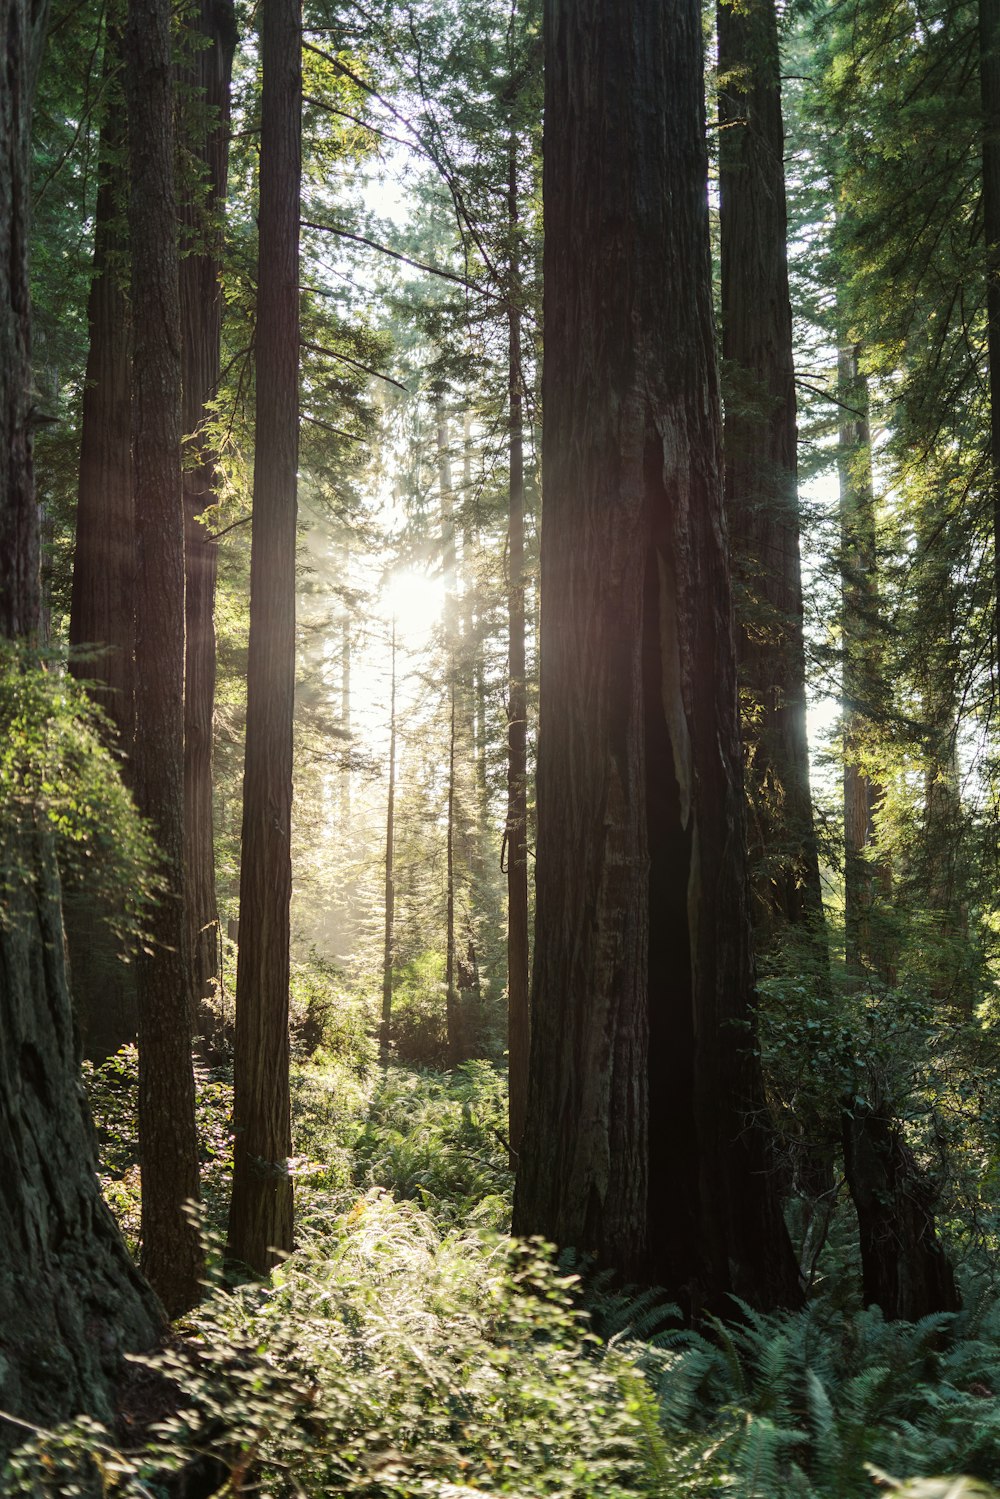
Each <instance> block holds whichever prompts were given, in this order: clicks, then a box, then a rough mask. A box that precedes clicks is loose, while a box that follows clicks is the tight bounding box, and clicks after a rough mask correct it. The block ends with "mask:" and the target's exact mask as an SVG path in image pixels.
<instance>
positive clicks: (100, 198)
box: [64, 24, 136, 1061]
mask: <svg viewBox="0 0 1000 1499" xmlns="http://www.w3.org/2000/svg"><path fill="white" fill-rule="evenodd" d="M121 64H122V56H121V34H120V32H119V31H118V30H117V29H116V28H115V27H114V26H112V25H110V24H109V25H108V26H107V29H106V32H105V43H104V67H103V75H104V86H105V90H106V101H107V102H106V108H107V114H106V116H105V119H104V123H103V125H102V128H101V138H100V145H99V148H98V152H99V166H98V171H99V182H98V190H97V207H96V222H95V230H94V272H93V279H92V281H91V286H90V299H89V302H88V306H87V319H88V323H89V326H90V344H89V349H88V354H87V371H86V376H85V383H84V391H83V420H82V425H81V441H80V481H79V491H78V495H79V497H78V501H77V509H76V536H75V542H74V551H73V592H72V598H71V602H70V620H69V640H70V646H71V647H72V648H73V654H72V655H71V657H70V670H71V671H72V672H73V673H74V675H76V676H78V677H82V678H85V679H86V680H88V681H90V682H92V683H94V686H93V687H92V688H91V695H92V696H93V697H94V699H95V701H96V702H98V703H99V704H100V706H101V707H102V708H103V709H104V711H105V713H106V714H107V715H108V717H109V718H110V720H111V723H112V725H113V734H112V743H113V747H114V749H116V750H117V751H118V752H120V754H121V756H122V771H123V774H124V775H125V776H126V777H127V778H128V779H129V780H131V776H132V764H131V761H132V751H133V741H134V734H135V685H134V676H133V672H134V662H133V652H134V644H135V642H134V633H135V622H134V612H135V591H134V590H135V510H134V501H133V497H132V450H131V435H132V424H131V410H130V408H131V397H132V361H131V356H130V350H129V342H130V332H129V325H130V307H129V302H128V299H127V297H126V295H125V292H124V290H123V281H125V279H126V277H127V270H126V265H125V261H126V257H127V255H128V236H127V234H126V233H125V200H126V197H127V192H126V181H125V165H124V160H123V156H124V152H125V145H126V120H125V101H124V98H123V97H122V92H121V89H122V83H121V76H120V73H121ZM85 647H96V650H87V651H86V653H85V654H80V653H81V652H83V650H84V648H85ZM64 909H65V921H66V938H67V943H68V946H69V957H70V978H71V987H72V990H73V999H74V1004H75V1007H76V1013H77V1018H78V1021H79V1024H80V1029H81V1032H82V1034H83V1043H84V1051H85V1053H86V1055H87V1056H88V1057H90V1058H91V1059H92V1060H93V1061H102V1060H103V1059H104V1058H105V1057H108V1056H111V1055H112V1053H114V1052H116V1051H117V1050H118V1048H119V1047H120V1046H124V1045H125V1044H126V1043H127V1042H129V1041H134V1040H135V1034H136V996H135V968H134V966H132V965H126V964H125V963H123V962H122V958H121V952H120V946H121V944H120V943H119V942H118V940H117V939H116V938H115V936H114V934H113V933H112V932H111V930H110V929H109V927H108V925H107V924H106V920H105V918H106V916H107V915H108V914H111V913H107V912H104V911H102V910H100V909H99V908H98V907H97V906H96V904H95V901H94V898H93V896H92V895H91V893H90V892H89V891H88V890H87V889H85V888H84V889H81V890H77V891H73V892H71V893H67V895H66V897H65V900H64Z"/></svg>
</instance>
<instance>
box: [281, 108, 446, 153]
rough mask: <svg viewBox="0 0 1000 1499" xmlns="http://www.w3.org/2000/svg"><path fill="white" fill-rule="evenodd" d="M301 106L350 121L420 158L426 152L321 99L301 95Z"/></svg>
mask: <svg viewBox="0 0 1000 1499" xmlns="http://www.w3.org/2000/svg"><path fill="white" fill-rule="evenodd" d="M302 102H303V104H311V105H312V106H313V108H314V109H321V110H322V111H323V113H324V114H328V115H338V116H339V117H340V118H341V119H344V120H350V121H351V123H352V124H354V125H360V126H361V128H362V130H370V131H371V133H372V135H377V136H378V137H379V139H380V140H384V141H392V143H393V144H394V145H396V146H405V148H406V149H407V150H408V151H418V152H419V153H420V154H421V155H422V156H426V155H427V152H426V151H423V150H421V148H420V147H419V146H415V145H414V144H413V142H412V141H407V140H404V139H403V137H402V136H401V135H391V134H390V133H389V131H388V130H381V129H380V128H379V126H378V125H373V124H372V123H371V121H370V120H363V119H362V118H361V116H360V115H352V114H351V112H350V110H347V109H335V108H334V107H333V105H332V104H325V103H324V102H323V100H322V99H317V98H316V97H315V95H313V94H303V95H302Z"/></svg>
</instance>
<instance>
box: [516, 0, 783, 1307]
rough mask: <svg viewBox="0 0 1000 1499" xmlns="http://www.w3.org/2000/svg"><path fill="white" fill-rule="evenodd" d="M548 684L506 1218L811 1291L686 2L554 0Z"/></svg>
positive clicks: (695, 1296)
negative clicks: (779, 1133)
mask: <svg viewBox="0 0 1000 1499" xmlns="http://www.w3.org/2000/svg"><path fill="white" fill-rule="evenodd" d="M545 25H546V113H545V119H546V151H545V183H544V187H545V231H546V232H545V367H544V377H543V405H544V409H545V430H544V437H543V478H544V491H545V522H544V525H543V529H542V591H543V595H544V607H543V609H542V640H541V657H542V684H541V723H540V728H539V764H538V855H537V871H536V889H537V924H536V945H535V960H534V979H533V990H532V999H533V1004H532V1044H531V1069H530V1079H529V1102H528V1118H527V1123H526V1127H525V1132H524V1137H523V1142H522V1149H521V1159H520V1168H519V1172H518V1180H517V1190H516V1195H515V1205H514V1229H515V1232H517V1233H520V1234H531V1233H541V1234H543V1235H544V1236H545V1237H547V1238H550V1239H554V1240H555V1241H556V1242H557V1243H561V1244H573V1245H576V1246H577V1247H578V1248H580V1249H583V1250H593V1251H596V1252H597V1254H598V1255H599V1256H600V1258H601V1259H602V1260H603V1261H604V1262H605V1263H607V1264H610V1265H613V1266H615V1267H617V1269H618V1270H619V1271H620V1272H621V1273H622V1274H624V1275H625V1276H628V1277H629V1278H633V1279H641V1280H644V1281H646V1282H647V1283H656V1284H659V1285H662V1286H664V1287H665V1288H666V1289H667V1290H668V1292H669V1293H670V1294H671V1295H674V1296H676V1297H677V1298H678V1299H680V1300H681V1301H682V1302H683V1303H684V1304H685V1305H686V1306H687V1307H688V1308H689V1309H690V1310H691V1311H697V1310H698V1309H699V1308H703V1307H706V1306H709V1307H714V1308H716V1309H718V1310H720V1311H721V1310H727V1309H728V1307H729V1303H728V1301H727V1299H726V1298H727V1295H728V1293H729V1292H731V1291H736V1292H737V1293H738V1294H740V1295H742V1296H744V1297H746V1298H747V1299H748V1300H749V1301H751V1302H753V1303H755V1304H756V1305H758V1306H773V1305H777V1304H785V1305H790V1304H794V1303H795V1302H796V1301H797V1300H798V1299H799V1290H798V1280H797V1270H796V1266H795V1263H794V1258H793V1256H792V1253H791V1247H790V1245H789V1242H788V1238H787V1234H786V1232H785V1228H784V1224H783V1221H782V1217H781V1211H780V1206H779V1203H778V1200H777V1195H776V1190H775V1184H774V1181H773V1178H772V1175H771V1173H770V1169H769V1161H768V1137H767V1134H766V1130H765V1117H764V1107H763V1087H762V1081H761V1076H760V1072H759V1065H758V1062H757V1060H756V1056H755V1044H754V1030H755V1026H754V992H753V970H752V958H751V950H750V929H749V916H748V908H747V907H748V892H747V878H746V865H745V859H744V845H743V836H744V834H743V823H744V812H743V784H742V773H741V758H740V744H739V731H738V723H737V704H736V670H735V650H734V642H733V633H732V630H733V626H732V612H731V600H730V583H729V572H728V558H727V555H726V547H725V530H724V522H723V512H722V488H721V474H720V451H719V449H720V430H719V428H720V414H719V407H718V392H717V385H716V375H715V365H714V353H713V328H712V302H711V276H710V262H709V236H708V198H707V193H706V176H707V164H706V158H705V146H704V123H705V122H704V106H703V98H702V61H703V59H702V32H701V12H700V8H699V6H698V5H697V4H695V3H693V0H671V3H670V4H669V5H667V6H662V7H660V6H650V5H649V4H647V3H646V0H548V3H547V6H546V18H545Z"/></svg>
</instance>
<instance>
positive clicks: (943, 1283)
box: [843, 1092, 961, 1322]
mask: <svg viewBox="0 0 1000 1499" xmlns="http://www.w3.org/2000/svg"><path fill="white" fill-rule="evenodd" d="M843 1127H844V1135H843V1138H844V1169H845V1174H846V1176H847V1181H848V1184H849V1186H850V1191H851V1196H852V1198H853V1199H854V1206H855V1208H856V1210H857V1214H858V1227H859V1229H860V1235H861V1264H862V1292H863V1295H864V1302H865V1306H878V1307H880V1308H881V1310H882V1315H883V1316H884V1317H885V1318H886V1320H887V1321H891V1320H893V1319H896V1318H901V1319H903V1320H904V1321H907V1322H919V1321H920V1319H921V1318H922V1317H927V1316H929V1315H930V1314H931V1313H933V1312H954V1311H957V1310H958V1309H959V1306H960V1305H961V1302H960V1299H959V1295H958V1290H957V1288H956V1286H955V1277H954V1275H953V1274H952V1269H951V1265H950V1264H949V1262H948V1258H947V1256H946V1254H945V1252H944V1250H943V1249H942V1247H941V1244H940V1243H939V1242H938V1238H937V1233H936V1231H935V1227H934V1212H933V1196H932V1194H931V1192H930V1190H929V1188H928V1185H927V1182H926V1180H925V1179H924V1177H923V1175H922V1173H921V1171H920V1168H919V1166H918V1165H917V1162H916V1161H915V1160H914V1157H913V1152H912V1151H911V1150H910V1148H909V1146H908V1145H907V1144H906V1142H905V1141H904V1139H903V1136H902V1131H901V1129H900V1126H899V1124H898V1122H897V1120H896V1119H895V1117H894V1116H893V1114H892V1113H891V1111H890V1110H889V1108H888V1107H887V1106H886V1104H885V1102H884V1101H883V1100H881V1099H880V1098H879V1097H878V1095H877V1092H876V1095H875V1097H874V1098H873V1099H872V1100H870V1101H869V1100H867V1099H862V1098H854V1099H851V1100H850V1101H849V1103H848V1105H847V1106H846V1107H845V1109H844V1112H843Z"/></svg>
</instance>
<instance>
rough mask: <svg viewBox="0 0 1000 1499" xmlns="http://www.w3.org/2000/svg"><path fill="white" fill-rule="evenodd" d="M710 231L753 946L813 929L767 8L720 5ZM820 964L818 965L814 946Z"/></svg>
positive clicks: (777, 123)
mask: <svg viewBox="0 0 1000 1499" xmlns="http://www.w3.org/2000/svg"><path fill="white" fill-rule="evenodd" d="M718 29H719V123H720V134H719V227H720V240H721V249H722V351H723V357H724V364H723V394H724V397H725V434H724V446H725V455H726V463H725V479H726V515H727V519H728V522H729V534H730V539H731V545H732V553H733V565H734V574H735V580H736V601H737V609H736V613H737V621H738V629H737V636H736V639H737V653H738V658H739V672H740V685H741V688H742V690H743V692H744V693H745V694H746V695H747V697H748V698H749V699H750V704H749V711H748V712H747V713H745V714H744V715H743V742H744V753H745V762H746V772H747V779H748V788H747V789H748V793H749V804H750V839H749V859H750V871H751V889H752V891H753V894H754V903H753V913H752V914H753V921H754V930H755V933H756V935H757V940H758V944H762V945H765V946H766V945H768V943H769V942H771V941H773V940H774V938H775V937H776V936H777V935H778V934H779V933H780V932H781V931H782V929H787V927H788V926H789V925H793V926H795V925H802V924H803V923H805V924H808V925H811V926H812V927H813V928H814V929H819V928H820V926H821V923H822V915H823V904H822V897H821V892H820V879H819V860H818V857H817V851H816V840H815V836H814V833H813V824H812V799H811V796H810V791H809V750H808V745H807V742H806V688H805V647H804V643H803V635H802V576H801V567H800V561H799V506H798V481H797V435H796V422H795V415H796V413H795V372H794V368H793V363H792V314H791V305H790V302H789V295H788V257H787V222H786V213H785V176H784V131H783V126H782V119H781V84H780V60H779V53H778V25H777V18H776V15H775V9H774V0H748V3H746V4H736V3H733V0H722V3H720V4H719V6H718ZM822 947H823V952H822V954H820V955H819V956H820V957H821V961H825V942H823V943H822Z"/></svg>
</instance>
